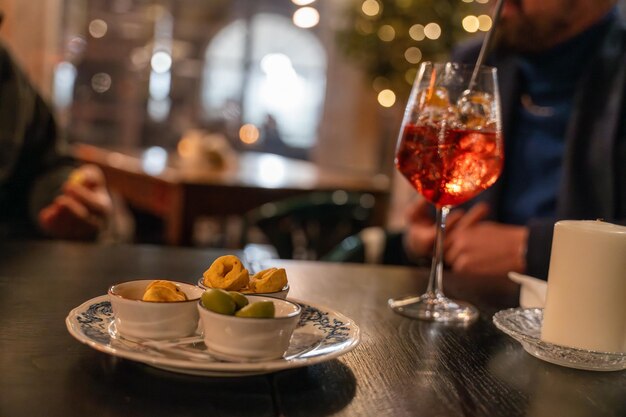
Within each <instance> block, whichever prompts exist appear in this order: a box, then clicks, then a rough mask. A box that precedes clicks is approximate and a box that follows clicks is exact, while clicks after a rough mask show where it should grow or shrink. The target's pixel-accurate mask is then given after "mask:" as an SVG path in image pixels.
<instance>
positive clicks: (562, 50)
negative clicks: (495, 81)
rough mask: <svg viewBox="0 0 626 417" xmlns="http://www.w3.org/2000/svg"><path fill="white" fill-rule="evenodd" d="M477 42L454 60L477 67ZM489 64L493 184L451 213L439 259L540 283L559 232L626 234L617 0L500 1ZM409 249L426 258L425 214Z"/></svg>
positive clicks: (415, 218)
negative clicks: (494, 110)
mask: <svg viewBox="0 0 626 417" xmlns="http://www.w3.org/2000/svg"><path fill="white" fill-rule="evenodd" d="M480 46H481V45H480V43H479V42H478V40H476V41H472V42H471V43H469V44H467V45H462V46H461V47H459V48H458V49H457V50H456V51H454V53H453V56H452V60H453V61H459V62H467V63H474V62H476V58H477V56H478V52H479V50H480ZM486 64H487V65H491V66H495V67H497V68H498V77H499V87H500V95H501V103H502V116H503V130H504V143H505V158H504V161H505V162H504V168H503V171H502V175H501V178H500V179H499V181H498V182H497V183H496V184H495V185H494V186H493V187H492V188H490V189H488V190H486V191H484V192H483V193H482V194H480V195H479V196H478V197H477V198H475V199H474V200H473V201H472V202H470V203H469V204H468V205H466V206H464V207H463V208H459V209H457V210H454V211H452V212H451V214H450V216H449V217H448V227H447V231H446V238H445V243H444V251H445V253H444V259H445V262H446V263H447V265H448V266H449V267H450V268H451V269H452V270H454V271H456V272H459V273H464V274H468V275H482V276H506V273H507V272H508V271H517V272H522V273H527V274H529V275H533V276H536V277H540V278H543V279H546V277H547V273H548V266H549V258H550V250H551V245H552V231H553V227H554V223H555V222H556V221H557V220H561V219H572V220H580V219H598V218H601V219H603V220H605V221H608V222H612V223H622V224H626V123H625V122H626V102H625V100H626V97H625V96H626V82H625V79H626V29H625V27H624V23H623V21H622V19H621V18H620V16H619V13H618V10H617V6H616V1H614V0H505V3H504V5H503V9H502V14H501V20H500V22H499V25H498V28H497V31H496V37H495V43H494V48H493V50H492V52H491V53H490V54H489V56H488V58H487V60H486ZM407 221H408V224H407V229H406V230H405V234H404V249H405V250H406V253H407V256H408V258H409V259H413V260H416V259H418V258H420V257H421V258H422V259H423V258H425V257H428V256H430V254H431V251H432V247H433V241H434V236H435V227H434V221H433V219H432V212H431V211H430V210H429V207H428V206H427V203H426V202H425V201H424V200H423V199H420V200H419V201H418V202H417V203H415V204H413V205H412V206H411V207H409V209H408V214H407Z"/></svg>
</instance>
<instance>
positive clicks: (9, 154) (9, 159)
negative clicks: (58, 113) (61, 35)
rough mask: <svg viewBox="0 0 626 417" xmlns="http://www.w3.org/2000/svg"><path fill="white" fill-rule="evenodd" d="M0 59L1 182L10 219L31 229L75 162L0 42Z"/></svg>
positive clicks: (41, 102) (42, 104) (40, 101)
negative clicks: (0, 96)
mask: <svg viewBox="0 0 626 417" xmlns="http://www.w3.org/2000/svg"><path fill="white" fill-rule="evenodd" d="M0 59H1V63H2V68H1V69H2V71H1V79H0V83H1V84H0V88H1V95H2V101H3V103H2V104H1V107H2V111H1V112H0V113H1V114H0V142H1V144H2V149H3V153H4V155H3V158H2V161H0V177H1V178H0V183H2V184H1V185H2V188H3V192H4V196H5V200H4V201H5V203H6V204H9V205H10V206H11V207H7V208H6V211H7V212H8V213H9V216H10V217H9V218H12V219H13V220H14V221H15V222H16V223H23V224H24V225H28V224H30V227H29V228H30V229H32V230H35V229H36V227H37V220H36V219H37V215H38V213H39V211H40V210H41V209H42V208H43V207H45V206H46V205H48V204H50V203H51V202H52V201H53V199H54V198H55V197H56V196H57V195H58V194H59V193H60V191H61V187H62V185H63V183H64V182H65V180H66V179H67V177H68V176H69V173H70V172H71V170H72V169H73V166H74V162H73V160H72V158H71V157H70V156H69V152H68V149H67V145H66V143H65V141H64V139H63V138H62V137H61V136H59V135H58V132H57V126H56V123H55V120H54V117H53V115H52V112H51V110H50V108H49V107H48V105H47V104H46V103H45V102H44V100H43V98H42V97H41V96H40V95H39V94H38V92H37V91H36V90H35V88H34V87H33V85H32V84H31V83H30V82H29V80H28V78H27V76H26V75H25V74H24V73H23V72H22V70H21V69H20V68H19V67H18V65H16V63H15V62H14V61H13V59H12V58H11V56H10V54H9V53H8V51H7V50H6V49H5V48H4V46H3V45H1V44H0Z"/></svg>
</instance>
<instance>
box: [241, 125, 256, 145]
mask: <svg viewBox="0 0 626 417" xmlns="http://www.w3.org/2000/svg"><path fill="white" fill-rule="evenodd" d="M239 140H241V141H242V142H243V143H247V144H248V145H251V144H253V143H256V141H258V140H259V129H258V128H257V127H256V126H255V125H253V124H251V123H247V124H245V125H243V126H241V128H240V129H239Z"/></svg>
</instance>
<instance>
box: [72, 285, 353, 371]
mask: <svg viewBox="0 0 626 417" xmlns="http://www.w3.org/2000/svg"><path fill="white" fill-rule="evenodd" d="M292 301H294V302H297V303H299V304H300V305H301V306H302V315H301V317H300V322H299V324H298V327H297V328H296V330H295V331H294V333H293V337H292V338H291V344H290V346H289V349H288V350H287V352H286V354H285V357H284V358H281V359H276V360H271V361H262V362H246V363H241V362H237V363H236V362H223V361H220V360H218V359H216V358H214V357H212V356H211V355H210V354H209V353H208V352H207V350H206V346H205V345H204V343H203V341H202V337H201V336H200V335H196V336H192V337H189V338H185V339H180V340H177V339H174V340H165V341H154V340H135V339H133V340H129V339H127V338H124V337H121V336H120V335H119V334H118V333H117V331H116V330H115V323H114V320H113V319H114V317H113V312H112V310H111V303H110V302H109V300H108V297H107V296H106V295H103V296H100V297H96V298H93V299H91V300H88V301H86V302H84V303H83V304H81V305H80V306H78V307H76V308H75V309H73V310H72V311H70V313H69V314H68V316H67V318H66V319H65V324H66V325H67V329H68V331H69V332H70V334H71V335H72V336H74V337H75V338H76V339H77V340H78V341H80V342H82V343H85V344H86V345H88V346H90V347H92V348H94V349H96V350H99V351H101V352H105V353H108V354H110V355H113V356H117V357H120V358H126V359H131V360H134V361H138V362H142V363H145V364H148V365H151V366H154V367H157V368H161V369H166V370H169V371H174V372H179V373H185V374H191V375H203V376H244V375H254V374H263V373H268V372H275V371H280V370H283V369H289V368H298V367H302V366H308V365H313V364H316V363H320V362H324V361H327V360H330V359H334V358H337V357H339V356H341V355H343V354H345V353H347V352H349V351H351V350H352V349H354V348H355V347H356V346H357V345H358V344H359V341H360V331H359V328H358V326H357V325H356V324H355V323H354V321H352V320H351V319H349V318H348V317H346V316H344V315H342V314H340V313H338V312H336V311H333V310H330V309H328V308H323V307H319V306H313V305H310V304H307V303H303V302H301V301H298V300H292Z"/></svg>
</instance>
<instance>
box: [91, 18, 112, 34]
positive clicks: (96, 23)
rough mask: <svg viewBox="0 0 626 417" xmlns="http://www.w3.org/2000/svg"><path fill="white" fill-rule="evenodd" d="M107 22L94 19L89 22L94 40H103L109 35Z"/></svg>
mask: <svg viewBox="0 0 626 417" xmlns="http://www.w3.org/2000/svg"><path fill="white" fill-rule="evenodd" d="M108 28H109V27H108V26H107V22H105V21H104V20H102V19H94V20H92V21H91V22H89V34H90V35H91V36H93V37H94V38H102V37H103V36H104V35H106V34H107V30H108Z"/></svg>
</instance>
